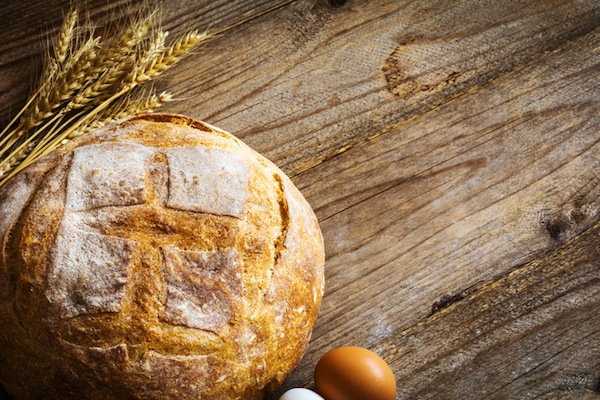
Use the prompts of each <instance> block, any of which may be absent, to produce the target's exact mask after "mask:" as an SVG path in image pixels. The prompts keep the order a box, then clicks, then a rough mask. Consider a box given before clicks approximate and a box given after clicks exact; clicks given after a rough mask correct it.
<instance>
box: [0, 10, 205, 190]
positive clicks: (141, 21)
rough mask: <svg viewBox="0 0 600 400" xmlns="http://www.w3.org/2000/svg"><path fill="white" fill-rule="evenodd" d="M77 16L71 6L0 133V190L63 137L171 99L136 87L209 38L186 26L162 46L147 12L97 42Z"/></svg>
mask: <svg viewBox="0 0 600 400" xmlns="http://www.w3.org/2000/svg"><path fill="white" fill-rule="evenodd" d="M79 15H80V11H79V9H78V8H77V7H74V8H72V9H71V10H70V11H69V12H68V13H67V14H66V16H65V18H64V22H63V24H62V26H61V27H60V29H59V32H58V34H57V36H56V38H55V39H54V40H53V43H51V44H50V48H49V51H48V56H47V57H46V60H45V62H44V68H43V71H42V74H41V77H40V80H39V83H38V85H37V88H36V89H35V90H34V92H33V94H32V95H31V96H30V98H29V100H28V101H27V103H26V104H25V106H23V108H22V109H21V110H20V111H19V112H18V113H17V115H16V116H15V117H14V118H13V119H12V120H11V121H10V122H9V123H8V124H7V125H6V127H4V129H3V130H2V132H1V133H0V187H2V186H3V185H4V184H5V183H6V182H8V181H9V180H10V179H11V178H12V177H14V176H15V175H16V174H17V173H19V171H21V170H23V169H24V168H26V167H27V166H28V165H30V164H31V163H33V162H35V161H36V160H37V159H39V158H40V157H42V156H44V155H46V154H48V153H49V152H51V151H52V150H54V149H56V148H57V147H59V146H61V145H63V144H65V143H67V142H68V141H69V140H72V139H74V138H75V137H77V136H80V135H82V134H85V133H86V132H89V131H91V130H93V129H95V128H98V127H100V126H103V125H106V124H108V123H111V122H114V121H117V120H120V119H123V118H126V117H129V116H134V115H138V114H143V113H147V112H151V111H152V110H153V109H155V108H156V107H159V106H160V105H162V104H164V103H166V102H168V101H170V100H171V98H172V97H171V95H170V94H169V93H165V92H163V93H160V94H156V93H154V91H153V90H152V89H151V90H139V89H137V88H138V87H139V86H140V85H142V84H144V83H146V82H148V81H150V80H152V79H154V78H156V77H158V76H159V75H161V74H162V73H163V72H165V71H166V70H168V69H169V68H170V67H172V66H173V65H174V64H176V63H177V62H178V61H179V60H181V59H182V58H184V57H185V56H187V55H188V54H190V52H191V51H192V50H193V49H194V48H196V47H197V46H198V45H199V44H200V43H202V42H204V41H206V40H207V39H208V38H209V35H208V34H206V33H200V32H198V31H192V32H188V33H186V34H184V35H183V36H181V37H180V38H178V39H176V40H175V41H173V42H170V43H167V35H168V32H166V31H163V30H161V29H160V27H159V16H158V15H159V13H158V12H157V11H152V12H146V13H145V15H144V16H141V15H138V16H137V17H135V18H134V19H133V20H132V21H131V23H130V24H129V25H128V27H127V28H126V29H125V30H124V32H123V33H122V35H121V36H116V37H112V38H109V39H106V40H102V38H101V37H98V36H96V35H95V30H94V28H93V27H92V25H91V24H90V23H89V22H85V23H81V22H80V17H79Z"/></svg>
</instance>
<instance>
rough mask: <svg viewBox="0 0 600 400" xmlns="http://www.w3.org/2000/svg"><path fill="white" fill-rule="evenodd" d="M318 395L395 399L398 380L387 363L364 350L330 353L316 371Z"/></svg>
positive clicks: (328, 399) (329, 399)
mask: <svg viewBox="0 0 600 400" xmlns="http://www.w3.org/2000/svg"><path fill="white" fill-rule="evenodd" d="M315 385H316V387H317V392H319V394H320V395H321V396H323V397H324V398H325V400H394V399H395V398H396V379H395V378H394V373H393V372H392V370H391V369H390V367H389V366H388V365H387V363H386V362H385V361H384V360H383V359H382V358H381V357H379V356H378V355H377V354H375V353H373V352H372V351H369V350H367V349H363V348H361V347H353V346H348V347H340V348H338V349H335V350H331V351H330V352H328V353H326V354H325V355H324V356H323V357H321V359H320V360H319V362H318V363H317V366H316V368H315Z"/></svg>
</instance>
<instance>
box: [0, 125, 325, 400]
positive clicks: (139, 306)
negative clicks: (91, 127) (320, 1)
mask: <svg viewBox="0 0 600 400" xmlns="http://www.w3.org/2000/svg"><path fill="white" fill-rule="evenodd" d="M0 215H1V218H0V245H1V248H0V250H1V256H2V259H1V260H0V262H1V264H0V267H1V268H0V327H1V328H0V382H1V383H2V384H3V385H4V386H5V387H6V388H7V389H8V391H9V392H10V393H11V394H12V395H13V396H14V397H15V398H16V399H42V398H43V399H63V400H64V399H200V398H201V399H219V400H225V399H262V398H264V396H265V394H266V393H268V392H270V391H272V390H274V389H275V388H276V387H277V386H278V385H279V384H280V383H281V382H282V381H283V379H284V378H285V377H286V376H287V374H288V373H289V372H290V371H291V370H292V369H293V368H294V367H295V366H296V364H297V363H298V362H299V360H300V358H301V356H302V354H303V352H304V350H305V347H306V345H307V342H308V340H309V337H310V334H311V330H312V327H313V324H314V321H315V318H316V314H317V311H318V308H319V305H320V302H321V298H322V295H323V283H324V282H323V264H324V254H323V242H322V236H321V232H320V229H319V226H318V223H317V220H316V218H315V216H314V214H313V212H312V210H311V208H310V206H309V205H308V203H307V202H306V200H304V198H303V197H302V195H301V194H300V193H299V191H298V190H297V189H296V188H295V187H294V185H293V184H292V182H291V181H290V180H289V179H288V178H287V177H286V176H285V175H284V174H283V173H282V172H281V171H280V170H279V169H278V168H277V167H275V166H274V165H273V164H272V163H271V162H269V161H268V160H266V159H265V158H264V157H262V156H260V155H259V154H258V153H256V152H254V151H253V150H251V149H250V148H249V147H247V146H246V145H245V144H243V143H242V142H241V141H239V140H238V139H236V138H234V137H233V136H231V135H229V134H228V133H225V132H223V131H221V130H218V129H216V128H214V127H212V126H210V125H207V124H204V123H202V122H199V121H195V120H192V119H189V118H186V117H182V116H176V115H168V114H154V115H145V116H141V117H137V118H133V119H130V120H127V121H124V122H121V123H119V124H116V125H111V126H108V127H105V128H102V129H99V130H97V131H95V132H93V133H91V134H88V135H86V136H83V137H82V138H80V139H78V140H76V141H74V142H73V143H69V144H67V145H65V146H64V147H63V148H61V149H60V150H58V151H55V152H54V153H52V154H50V155H48V156H46V157H45V158H43V159H41V160H40V161H38V162H37V163H36V164H34V165H32V166H31V167H29V168H28V169H26V170H24V171H23V172H22V173H20V174H19V175H18V176H17V177H16V178H15V179H13V180H12V181H11V182H10V183H9V184H8V185H7V186H5V187H4V188H3V189H0Z"/></svg>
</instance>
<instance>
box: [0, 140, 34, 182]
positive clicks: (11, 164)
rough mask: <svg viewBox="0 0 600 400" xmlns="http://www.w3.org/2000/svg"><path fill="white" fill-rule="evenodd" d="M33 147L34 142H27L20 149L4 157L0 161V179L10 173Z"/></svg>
mask: <svg viewBox="0 0 600 400" xmlns="http://www.w3.org/2000/svg"><path fill="white" fill-rule="evenodd" d="M33 147H34V143H29V144H27V145H26V146H24V147H23V148H22V149H21V150H19V151H17V152H15V153H14V154H12V155H11V156H10V157H8V158H6V159H5V160H3V161H2V162H1V163H0V179H3V178H5V177H7V176H8V175H10V173H11V172H12V171H13V170H14V169H15V168H16V167H17V166H18V164H19V163H20V162H21V161H23V160H24V159H25V158H26V157H27V156H28V155H29V153H30V152H31V150H32V149H33Z"/></svg>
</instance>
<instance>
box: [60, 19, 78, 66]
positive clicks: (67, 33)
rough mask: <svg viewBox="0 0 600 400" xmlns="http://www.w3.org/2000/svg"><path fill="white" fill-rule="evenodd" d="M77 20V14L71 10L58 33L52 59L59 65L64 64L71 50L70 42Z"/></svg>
mask: <svg viewBox="0 0 600 400" xmlns="http://www.w3.org/2000/svg"><path fill="white" fill-rule="evenodd" d="M78 19H79V13H78V12H77V10H76V9H75V8H73V9H71V10H70V11H69V13H68V14H67V17H66V18H65V21H64V22H63V24H62V26H61V27H60V30H59V32H58V38H57V40H56V46H55V48H54V58H55V60H56V62H57V63H58V64H59V65H60V64H63V63H64V62H65V59H66V58H67V55H68V54H69V49H70V48H71V41H72V40H73V33H74V31H75V25H76V24H77V20H78Z"/></svg>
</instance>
